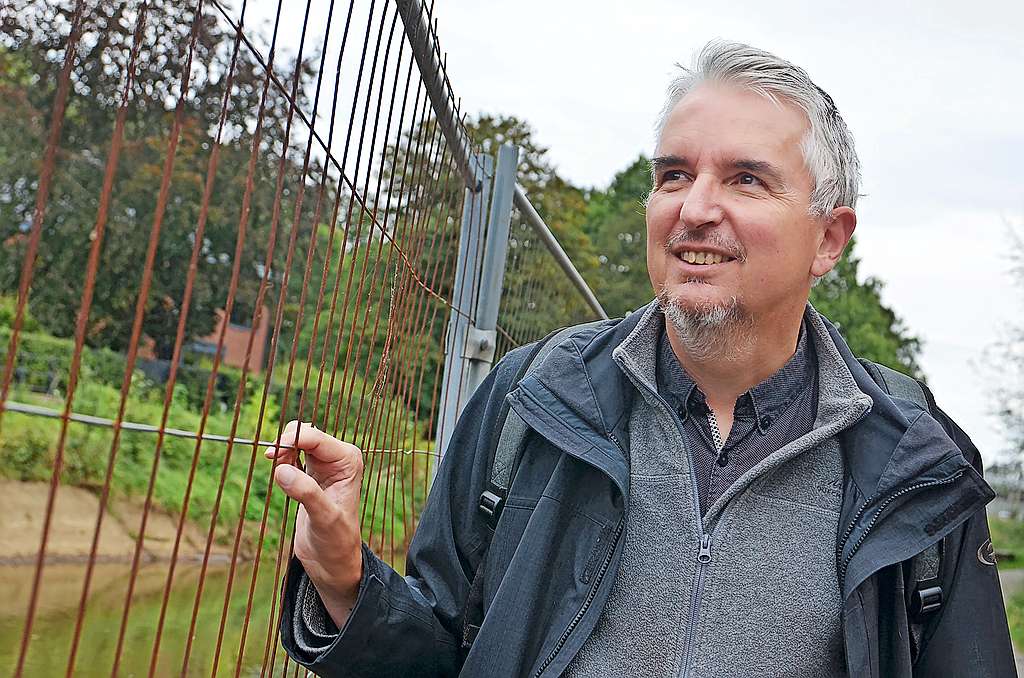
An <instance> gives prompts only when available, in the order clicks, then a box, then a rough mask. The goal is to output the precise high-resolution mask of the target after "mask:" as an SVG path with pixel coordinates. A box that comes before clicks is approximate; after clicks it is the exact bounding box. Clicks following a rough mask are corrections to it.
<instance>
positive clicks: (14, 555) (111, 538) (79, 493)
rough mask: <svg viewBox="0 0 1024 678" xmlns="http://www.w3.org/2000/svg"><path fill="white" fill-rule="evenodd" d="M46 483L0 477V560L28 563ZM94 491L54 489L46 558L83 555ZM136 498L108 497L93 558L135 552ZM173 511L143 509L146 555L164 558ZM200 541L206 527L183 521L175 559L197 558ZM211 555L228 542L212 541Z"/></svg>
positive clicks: (120, 557) (225, 556) (224, 553)
mask: <svg viewBox="0 0 1024 678" xmlns="http://www.w3.org/2000/svg"><path fill="white" fill-rule="evenodd" d="M49 489H50V486H49V485H48V484H47V483H42V482H19V481H15V480H2V479H0V565H18V564H27V563H34V562H35V560H36V557H37V555H38V553H39V542H40V538H41V536H42V530H43V518H44V516H45V515H46V500H47V495H48V493H49ZM99 508H100V502H99V497H98V496H97V495H96V494H93V493H92V492H90V491H88V490H85V489H83V488H80V487H69V486H66V485H62V486H61V487H60V488H59V489H58V490H57V499H56V503H55V505H54V511H53V519H52V521H51V523H50V534H49V537H48V538H47V542H46V558H47V561H48V562H54V563H75V562H84V561H86V560H88V558H89V551H90V549H91V547H92V540H93V535H94V534H95V532H96V519H97V516H98V515H99ZM142 508H143V507H142V503H141V502H137V501H130V500H125V499H118V500H114V501H111V502H109V503H108V507H107V511H106V512H105V514H104V517H103V529H102V531H101V533H100V541H99V544H98V547H97V551H96V553H97V561H99V562H127V561H130V560H131V558H132V555H133V553H134V552H135V542H136V537H137V535H138V532H139V525H140V522H141V520H142ZM177 529H178V520H177V517H175V516H171V515H168V514H167V513H163V512H160V511H157V510H154V509H151V510H150V512H149V517H148V519H147V523H146V534H145V538H144V540H143V545H142V549H143V551H142V554H143V558H144V559H145V560H146V561H155V560H166V559H169V558H170V557H171V553H172V551H173V549H174V538H175V534H176V532H177ZM205 547H206V531H205V529H202V528H201V527H199V526H197V525H195V524H191V523H186V524H185V527H184V529H183V531H182V537H181V545H180V546H179V551H178V558H179V560H201V559H202V557H203V551H204V549H205ZM210 553H211V560H215V561H225V560H229V559H230V557H231V547H230V545H229V546H222V545H218V544H216V543H215V544H214V545H213V548H212V550H211V552H210Z"/></svg>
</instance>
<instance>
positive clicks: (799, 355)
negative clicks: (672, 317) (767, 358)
mask: <svg viewBox="0 0 1024 678" xmlns="http://www.w3.org/2000/svg"><path fill="white" fill-rule="evenodd" d="M658 316H659V319H660V323H661V331H660V332H659V337H658V369H657V379H658V392H659V393H661V395H662V396H663V397H665V398H666V399H668V400H669V401H670V402H672V403H673V404H674V405H675V407H676V409H677V411H678V412H679V415H680V416H681V417H682V418H683V419H686V417H687V416H689V414H690V413H691V412H698V413H701V414H703V413H705V411H706V409H707V405H706V402H705V400H704V394H703V393H702V392H701V390H700V389H699V388H697V384H696V382H695V381H694V380H693V377H691V376H690V375H689V373H687V372H686V370H685V369H683V366H682V364H681V363H680V362H679V360H678V358H676V354H675V351H673V350H672V344H671V343H669V340H668V333H667V332H665V317H664V315H663V314H661V313H659V314H658ZM809 344H810V342H809V341H808V339H807V330H806V328H805V327H804V323H803V322H801V323H800V335H799V338H798V339H797V344H796V351H795V352H794V353H793V356H792V357H791V358H790V359H789V360H788V361H787V362H786V364H785V365H783V366H782V367H781V368H779V370H778V371H776V372H775V373H774V374H772V375H771V376H770V377H768V378H767V379H765V380H764V381H762V382H761V383H759V384H757V385H756V386H754V387H753V388H752V389H750V390H749V391H747V392H746V393H744V394H743V395H741V396H740V397H739V398H738V399H737V401H736V413H737V414H738V415H740V416H752V417H753V418H754V421H755V422H756V423H757V427H758V429H759V430H760V431H761V432H762V433H763V432H764V431H765V429H767V428H768V427H769V426H771V424H772V422H774V421H775V420H777V419H778V418H779V415H781V414H782V413H783V412H784V411H785V410H786V408H787V407H789V405H790V403H792V402H793V400H794V399H795V398H796V397H797V396H798V395H800V393H801V392H802V391H803V390H804V389H805V388H807V387H809V386H811V385H812V384H813V380H814V377H815V362H814V356H813V355H812V351H813V349H812V348H811V347H810V346H809Z"/></svg>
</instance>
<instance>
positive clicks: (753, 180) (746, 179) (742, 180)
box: [736, 172, 763, 186]
mask: <svg viewBox="0 0 1024 678" xmlns="http://www.w3.org/2000/svg"><path fill="white" fill-rule="evenodd" d="M736 181H737V183H739V184H740V185H741V186H761V185H763V184H762V182H761V180H760V179H758V178H757V177H755V176H754V175H753V174H748V173H747V172H744V173H743V174H740V175H739V176H738V177H736Z"/></svg>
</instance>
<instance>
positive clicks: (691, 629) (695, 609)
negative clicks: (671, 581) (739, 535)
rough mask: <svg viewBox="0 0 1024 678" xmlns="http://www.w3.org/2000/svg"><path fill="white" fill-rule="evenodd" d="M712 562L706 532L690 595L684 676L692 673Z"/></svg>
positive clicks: (702, 536)
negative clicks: (706, 584)
mask: <svg viewBox="0 0 1024 678" xmlns="http://www.w3.org/2000/svg"><path fill="white" fill-rule="evenodd" d="M710 562H711V535H710V534H708V533H706V532H705V533H704V534H702V535H701V537H700V551H698V553H697V582H696V583H695V584H694V587H693V595H691V596H690V617H689V621H688V623H687V629H686V650H685V652H684V653H683V676H684V677H685V676H689V675H690V658H691V655H692V654H693V638H694V635H696V633H697V620H698V617H699V615H700V608H701V599H702V598H703V597H704V573H705V571H706V570H707V567H708V563H710Z"/></svg>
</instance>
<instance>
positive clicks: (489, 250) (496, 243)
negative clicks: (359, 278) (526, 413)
mask: <svg viewBox="0 0 1024 678" xmlns="http://www.w3.org/2000/svg"><path fill="white" fill-rule="evenodd" d="M518 166H519V149H518V148H517V147H515V146H513V145H511V144H502V146H501V148H499V149H498V164H497V168H496V169H495V171H494V193H493V195H492V196H491V213H490V216H489V218H488V220H487V240H486V242H485V243H484V261H483V269H482V270H481V272H480V293H479V295H478V296H477V302H476V313H475V314H474V315H473V318H474V320H475V322H474V323H473V324H472V325H470V328H469V341H468V342H467V343H466V350H465V352H464V353H463V357H464V358H465V359H466V361H467V373H466V378H465V380H463V382H462V393H460V395H459V402H460V403H463V404H464V403H466V402H467V401H468V400H469V397H470V396H471V395H473V392H474V391H476V388H477V386H479V385H480V382H482V381H483V380H484V377H486V376H487V373H488V372H489V371H490V369H491V364H492V363H493V362H494V350H495V348H496V347H497V345H498V332H497V326H498V307H499V306H500V304H501V291H502V283H503V282H504V279H505V258H506V256H507V255H508V230H509V226H510V224H511V222H512V197H513V195H514V194H515V190H516V175H517V169H518ZM459 409H460V411H461V409H462V407H461V406H460V407H459Z"/></svg>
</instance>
